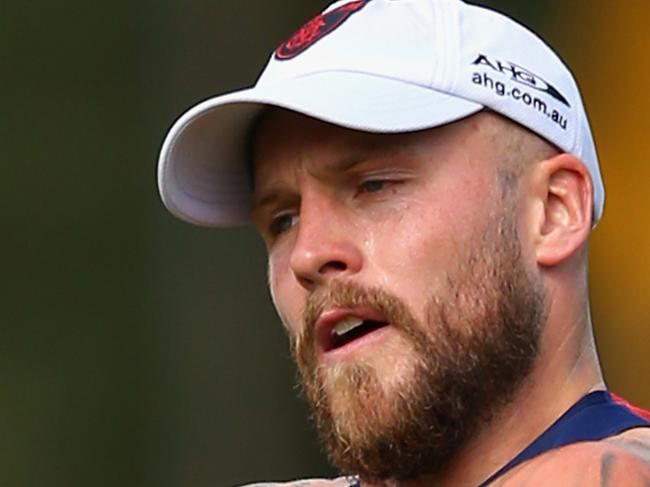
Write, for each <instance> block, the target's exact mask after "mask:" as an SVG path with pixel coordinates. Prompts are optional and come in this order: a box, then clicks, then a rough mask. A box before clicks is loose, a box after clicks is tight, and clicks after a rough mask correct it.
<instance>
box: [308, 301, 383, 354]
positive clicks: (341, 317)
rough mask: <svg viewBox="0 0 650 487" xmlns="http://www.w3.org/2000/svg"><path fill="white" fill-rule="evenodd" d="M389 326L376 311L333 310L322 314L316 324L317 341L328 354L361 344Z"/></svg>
mask: <svg viewBox="0 0 650 487" xmlns="http://www.w3.org/2000/svg"><path fill="white" fill-rule="evenodd" d="M388 325H389V323H388V321H386V320H385V318H384V317H383V316H381V315H380V314H379V313H377V312H376V311H374V310H332V311H328V312H325V313H323V314H321V316H320V318H319V319H318V321H317V322H316V339H317V341H318V345H319V346H320V349H321V350H322V351H323V352H325V353H327V352H332V351H334V350H339V349H342V348H345V347H347V346H348V345H351V344H353V343H358V342H361V341H362V340H363V339H364V338H367V337H368V336H369V335H372V334H374V333H375V332H377V331H378V330H381V329H383V328H385V327H387V326H388Z"/></svg>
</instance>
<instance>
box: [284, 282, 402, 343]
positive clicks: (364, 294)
mask: <svg viewBox="0 0 650 487" xmlns="http://www.w3.org/2000/svg"><path fill="white" fill-rule="evenodd" d="M358 307H364V308H371V309H374V310H376V311H378V312H379V313H381V314H382V315H383V316H384V317H385V320H386V321H387V322H389V323H390V324H391V326H393V327H395V328H397V329H401V330H402V331H409V330H410V328H411V323H413V322H414V321H415V320H414V319H413V317H412V315H411V313H410V311H409V310H408V308H407V306H406V304H405V303H404V302H403V301H402V300H401V299H400V298H398V297H396V296H395V295H393V294H391V293H389V292H387V291H386V290H384V289H382V288H379V287H365V286H362V285H360V284H356V283H353V282H349V281H332V283H331V284H330V286H329V287H327V288H320V289H318V290H316V291H314V292H313V293H312V294H310V295H309V296H308V297H307V301H306V303H305V309H304V311H303V314H302V327H301V328H300V331H299V332H298V333H297V334H295V335H294V336H293V337H292V340H291V341H292V347H293V348H294V350H295V351H296V352H298V353H300V352H302V353H301V354H304V351H305V349H309V348H311V347H313V346H314V333H315V332H314V330H315V327H316V321H317V320H318V318H319V317H320V315H321V314H322V313H323V312H324V311H326V310H328V309H335V308H358Z"/></svg>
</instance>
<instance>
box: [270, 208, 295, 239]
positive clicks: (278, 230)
mask: <svg viewBox="0 0 650 487" xmlns="http://www.w3.org/2000/svg"><path fill="white" fill-rule="evenodd" d="M297 222H298V215H294V214H293V213H283V214H280V215H277V216H276V217H274V218H273V220H271V224H270V225H269V229H270V230H271V234H272V235H280V234H282V233H284V232H286V231H287V230H289V229H291V227H293V226H294V225H295V224H296V223H297Z"/></svg>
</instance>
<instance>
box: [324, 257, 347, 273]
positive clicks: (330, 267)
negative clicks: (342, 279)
mask: <svg viewBox="0 0 650 487" xmlns="http://www.w3.org/2000/svg"><path fill="white" fill-rule="evenodd" d="M347 268H348V266H347V265H346V264H345V262H341V261H340V260H333V261H330V262H328V263H326V264H325V265H323V266H321V268H320V269H318V272H319V273H320V274H327V273H328V272H330V271H336V272H341V271H345V270H347Z"/></svg>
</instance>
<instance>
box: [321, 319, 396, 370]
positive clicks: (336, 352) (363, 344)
mask: <svg viewBox="0 0 650 487" xmlns="http://www.w3.org/2000/svg"><path fill="white" fill-rule="evenodd" d="M390 331H391V326H390V325H386V326H382V327H381V328H377V329H376V330H374V331H371V332H370V333H366V334H365V335H363V336H361V337H359V338H357V339H355V340H352V341H351V342H349V343H346V344H345V345H342V346H340V347H338V348H334V349H332V350H328V351H326V352H325V351H323V352H322V357H323V359H324V360H325V361H326V362H338V361H340V360H345V359H347V358H351V357H352V356H353V355H358V354H359V353H362V352H363V351H364V349H366V348H370V347H373V346H378V345H381V343H382V342H383V341H385V340H386V339H387V338H388V334H389V333H390Z"/></svg>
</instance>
